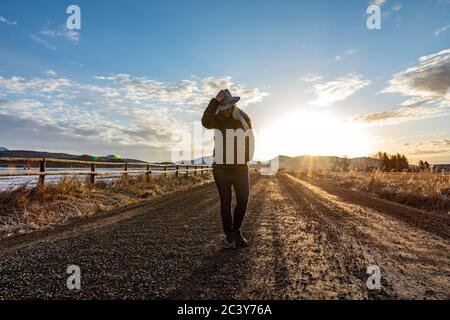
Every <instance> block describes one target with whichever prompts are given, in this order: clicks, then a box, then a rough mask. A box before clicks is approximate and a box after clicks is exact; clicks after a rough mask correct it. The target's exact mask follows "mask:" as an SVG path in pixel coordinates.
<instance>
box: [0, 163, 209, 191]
mask: <svg viewBox="0 0 450 320" xmlns="http://www.w3.org/2000/svg"><path fill="white" fill-rule="evenodd" d="M0 163H7V164H12V165H16V166H18V165H23V164H32V163H38V164H39V171H28V170H24V171H18V170H15V171H6V172H0V177H24V176H37V177H39V185H40V186H42V185H44V184H45V177H46V176H89V177H90V179H89V182H90V183H91V184H92V185H94V184H95V177H96V176H107V175H123V176H124V177H128V175H129V174H144V175H145V176H146V180H147V182H149V180H150V176H151V174H152V173H157V172H158V173H160V174H162V175H164V177H166V176H167V175H168V174H174V175H175V176H176V177H178V176H179V175H180V174H181V173H184V174H186V175H189V173H193V174H194V175H197V174H198V173H200V174H204V173H207V172H210V171H211V170H212V169H211V166H209V165H195V164H156V163H144V162H127V161H125V162H118V161H115V162H102V161H82V160H65V159H52V158H5V157H0ZM47 163H54V164H58V163H59V164H62V165H70V164H76V165H82V166H88V167H90V170H89V171H51V170H47ZM99 166H102V167H111V166H113V167H116V168H117V167H119V168H120V167H123V170H114V171H97V168H98V167H99ZM130 167H143V168H145V169H140V170H129V168H130Z"/></svg>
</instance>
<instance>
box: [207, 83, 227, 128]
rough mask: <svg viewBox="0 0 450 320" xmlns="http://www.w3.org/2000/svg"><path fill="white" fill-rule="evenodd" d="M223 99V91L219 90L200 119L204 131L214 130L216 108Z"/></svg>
mask: <svg viewBox="0 0 450 320" xmlns="http://www.w3.org/2000/svg"><path fill="white" fill-rule="evenodd" d="M223 99H225V92H224V90H220V92H219V93H218V94H217V96H216V97H215V98H214V99H212V100H211V101H210V102H209V105H208V107H207V108H206V110H205V112H204V113H203V117H202V124H203V126H204V127H205V128H206V129H216V124H215V121H214V119H215V117H216V111H217V107H218V106H219V104H220V101H222V100H223Z"/></svg>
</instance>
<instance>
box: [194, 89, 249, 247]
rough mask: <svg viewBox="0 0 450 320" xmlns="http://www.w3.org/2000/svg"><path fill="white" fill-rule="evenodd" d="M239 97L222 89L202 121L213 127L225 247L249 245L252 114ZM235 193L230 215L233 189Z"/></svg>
mask: <svg viewBox="0 0 450 320" xmlns="http://www.w3.org/2000/svg"><path fill="white" fill-rule="evenodd" d="M239 100H240V98H239V97H233V96H232V95H231V93H230V91H229V90H228V89H225V90H221V91H220V92H219V93H218V94H217V96H216V97H215V98H213V99H212V100H211V101H210V103H209V105H208V107H207V108H206V110H205V112H204V114H203V117H202V124H203V126H204V127H205V128H207V129H214V130H215V135H214V163H213V165H212V167H213V176H214V180H215V182H216V185H217V189H218V191H219V196H220V211H221V216H222V223H223V229H224V232H225V248H228V249H229V248H236V247H246V246H247V245H248V241H247V240H246V239H245V238H244V237H243V236H242V233H241V226H242V223H243V221H244V217H245V213H246V211H247V204H248V199H249V195H250V177H249V170H248V162H249V161H250V160H252V157H253V151H254V137H253V133H252V124H251V120H250V118H249V116H248V115H247V114H245V113H244V112H243V111H242V110H241V109H239V108H238V107H237V106H236V103H237V102H238V101H239ZM231 187H233V188H234V192H235V195H236V207H235V209H234V215H233V216H232V215H231V202H232V191H231Z"/></svg>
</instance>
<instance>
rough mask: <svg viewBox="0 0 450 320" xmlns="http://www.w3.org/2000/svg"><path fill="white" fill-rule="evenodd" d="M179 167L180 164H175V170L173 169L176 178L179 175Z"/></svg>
mask: <svg viewBox="0 0 450 320" xmlns="http://www.w3.org/2000/svg"><path fill="white" fill-rule="evenodd" d="M179 169H180V166H179V165H177V166H176V171H175V177H177V178H178V176H179V175H180V173H179V172H178V170H179Z"/></svg>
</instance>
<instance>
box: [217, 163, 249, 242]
mask: <svg viewBox="0 0 450 320" xmlns="http://www.w3.org/2000/svg"><path fill="white" fill-rule="evenodd" d="M213 175H214V180H215V181H216V185H217V189H218V190H219V195H220V211H221V214H222V223H223V229H224V231H225V233H226V234H230V233H231V232H232V231H234V232H239V231H240V230H241V226H242V222H243V221H244V217H245V212H246V211H247V204H248V197H249V194H250V190H249V189H250V179H249V174H248V169H241V168H239V169H234V168H214V169H213ZM231 186H233V188H234V193H235V195H236V208H235V209H234V217H233V218H232V216H231Z"/></svg>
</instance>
